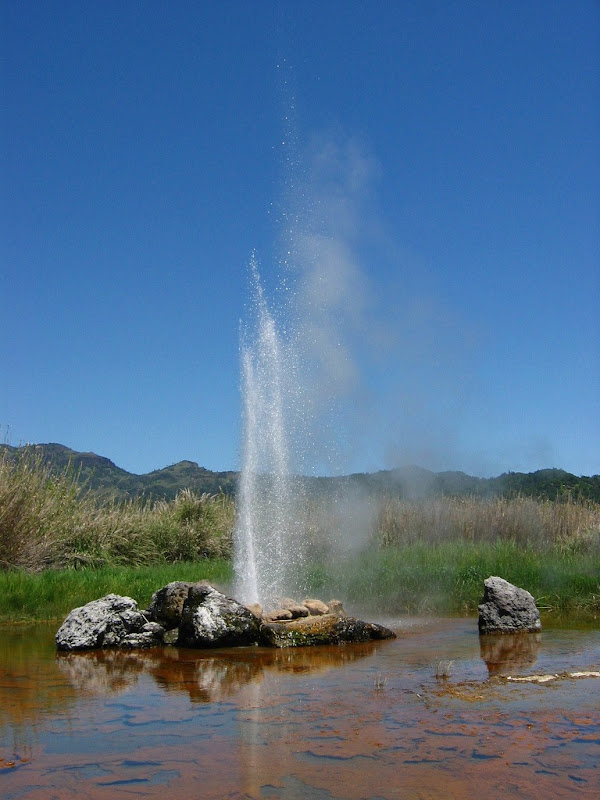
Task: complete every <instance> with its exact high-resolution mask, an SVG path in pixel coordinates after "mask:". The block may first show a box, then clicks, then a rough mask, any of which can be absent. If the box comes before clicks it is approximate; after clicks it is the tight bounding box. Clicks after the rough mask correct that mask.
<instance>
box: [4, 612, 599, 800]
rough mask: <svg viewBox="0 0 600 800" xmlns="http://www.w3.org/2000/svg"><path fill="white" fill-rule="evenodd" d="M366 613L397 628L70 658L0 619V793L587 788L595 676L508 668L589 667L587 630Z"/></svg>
mask: <svg viewBox="0 0 600 800" xmlns="http://www.w3.org/2000/svg"><path fill="white" fill-rule="evenodd" d="M378 621H383V622H384V623H385V624H388V625H390V626H391V627H393V628H394V630H396V631H397V632H398V638H397V639H396V640H393V641H386V642H374V643H369V644H364V645H346V646H340V647H319V648H302V649H294V650H270V649H264V648H239V649H229V650H212V651H193V650H184V649H176V648H169V649H167V648H165V649H163V650H158V649H156V650H149V651H138V652H117V651H113V652H110V651H105V652H93V653H78V654H57V653H56V652H55V650H54V646H53V634H54V630H55V627H56V626H48V625H38V626H28V627H14V628H9V627H8V628H7V627H4V628H3V629H2V631H1V632H2V636H1V638H0V797H2V798H4V800H13V799H14V798H30V799H31V800H34V798H35V800H42V798H43V799H44V800H47V799H48V798H71V797H73V798H74V797H77V798H78V800H86V798H94V800H95V799H96V798H105V799H106V800H108V799H109V798H131V797H148V798H155V797H163V796H164V795H165V793H169V794H172V795H173V797H177V798H178V800H180V799H181V800H187V799H188V798H190V799H191V798H194V800H197V799H198V798H202V799H204V798H206V800H212V798H215V800H216V798H219V799H221V798H236V799H241V798H273V799H274V800H296V798H308V800H325V799H326V798H347V799H348V800H359V799H365V800H366V799H367V798H368V799H369V800H381V799H382V798H384V799H385V800H391V799H392V798H394V799H395V798H466V797H471V796H472V795H473V794H474V793H476V794H477V797H478V798H497V797H500V796H503V797H508V798H512V797H518V798H544V800H547V798H549V797H552V798H563V797H564V798H567V797H577V798H580V797H597V796H598V792H599V790H600V712H599V708H600V703H599V698H600V679H599V678H568V677H559V678H557V679H556V680H554V681H552V682H550V683H546V684H542V685H540V684H534V683H518V684H516V683H511V682H509V681H507V680H506V676H507V675H510V676H522V675H532V674H540V673H564V672H570V671H576V670H599V669H600V630H565V629H545V630H544V631H543V633H542V634H524V635H521V636H518V637H514V638H513V637H484V638H482V639H481V640H480V637H479V636H478V634H477V623H476V621H475V620H465V619H461V620H457V619H442V620H408V621H407V620H403V621H398V620H378ZM436 672H437V673H438V677H436ZM442 675H446V676H448V677H445V678H444V677H442Z"/></svg>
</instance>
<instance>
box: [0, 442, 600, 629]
mask: <svg viewBox="0 0 600 800" xmlns="http://www.w3.org/2000/svg"><path fill="white" fill-rule="evenodd" d="M56 447H61V446H58V445H57V446H56ZM64 449H66V448H64ZM46 456H47V454H45V453H43V452H40V451H39V450H37V451H36V449H35V448H8V447H6V446H5V447H4V448H3V451H2V453H1V454H0V621H3V622H20V621H32V620H41V619H60V618H62V617H64V615H65V614H66V613H67V612H68V611H69V610H70V609H71V608H73V607H75V606H77V605H82V604H83V603H86V602H88V601H89V600H92V599H95V598H97V597H100V596H102V595H104V594H107V593H108V592H115V593H117V594H126V595H130V596H133V597H135V598H136V599H137V600H138V601H139V603H140V607H143V606H144V604H146V603H147V602H148V601H149V599H150V596H151V595H152V593H153V592H154V591H155V590H156V589H157V588H159V587H160V586H163V585H165V584H166V583H168V582H169V581H172V580H199V579H201V578H207V579H209V580H210V581H212V582H214V583H216V584H217V585H220V586H222V587H223V588H225V589H227V587H228V586H229V584H230V582H231V580H232V568H231V555H232V535H233V530H234V526H235V499H234V496H233V492H231V491H224V490H219V488H218V487H217V488H216V490H215V491H213V492H207V491H203V492H200V491H198V490H197V489H195V490H194V489H190V488H178V489H177V491H176V492H175V493H174V495H173V497H172V498H170V499H167V498H165V497H163V498H159V499H157V498H156V497H153V496H152V495H150V496H147V497H144V496H137V495H134V496H130V497H125V498H123V496H121V495H119V494H118V493H112V494H111V493H110V492H108V491H107V486H108V484H107V482H106V481H105V483H104V485H103V487H102V488H101V489H100V490H98V488H96V489H94V488H93V487H92V485H91V484H92V483H93V482H92V481H90V480H89V479H88V480H87V481H82V477H81V471H78V470H77V464H74V463H73V461H70V462H69V463H68V464H67V465H64V464H62V465H60V467H57V464H56V463H53V462H52V460H51V459H49V458H47V457H46ZM96 458H99V457H96ZM110 463H112V462H110ZM183 463H184V464H191V463H192V462H183ZM113 466H114V465H113ZM194 466H195V465H194ZM199 469H201V468H199ZM543 472H544V473H560V472H561V471H559V470H545V471H543ZM127 474H129V473H127ZM229 474H230V473H227V475H229ZM231 474H233V473H231ZM406 474H407V473H405V477H406ZM452 474H453V475H462V473H452ZM563 474H564V475H568V473H563ZM213 475H214V473H213ZM432 475H434V474H433V473H427V474H426V471H425V470H422V471H418V470H413V471H412V477H413V483H412V487H413V489H412V491H405V490H402V487H401V486H400V484H397V485H396V488H394V482H393V480H392V477H391V475H390V474H389V473H386V474H385V475H384V474H383V473H378V474H377V475H375V476H362V479H363V480H362V482H361V485H360V489H361V491H360V496H361V513H360V514H359V517H360V527H361V531H360V536H359V537H358V538H357V537H355V536H353V537H352V541H346V540H345V535H344V534H345V530H346V527H345V526H346V525H347V524H348V521H347V520H348V515H346V516H344V514H343V508H341V506H342V505H343V503H342V502H341V501H340V497H344V496H346V497H347V496H348V494H347V493H348V491H349V488H351V489H356V481H357V479H356V477H355V476H350V478H349V479H346V481H345V483H344V484H343V490H344V492H346V494H345V495H344V494H340V493H339V492H338V493H337V494H336V492H333V493H332V491H331V489H332V487H334V488H335V487H336V486H337V489H339V487H340V486H341V485H342V484H340V483H338V484H337V485H336V484H335V483H334V484H326V485H324V484H323V483H314V484H312V485H311V486H308V489H309V490H310V491H308V490H307V486H306V485H303V487H302V489H303V490H302V492H301V497H302V498H303V503H304V507H303V510H302V513H303V515H304V519H303V523H304V525H305V529H306V539H307V542H308V543H309V548H308V553H309V558H308V561H307V572H306V576H305V585H306V590H307V592H311V593H313V592H314V593H318V594H319V595H321V594H324V593H325V594H327V595H328V596H329V595H330V596H334V595H335V596H339V597H340V598H341V599H343V600H344V601H345V602H346V603H348V604H356V606H357V607H360V608H362V609H364V611H370V612H373V613H381V614H384V613H385V614H389V615H398V614H434V613H435V614H456V613H471V612H473V611H474V610H475V609H476V606H477V603H478V602H479V600H480V599H481V593H482V585H483V580H484V579H485V578H486V577H488V576H489V575H501V576H502V577H504V578H506V579H507V580H509V581H511V582H512V583H515V584H517V585H519V586H523V587H525V588H527V589H528V590H529V591H530V592H531V593H532V594H533V595H534V597H535V598H536V601H537V603H538V605H539V606H540V607H541V608H542V609H543V610H544V609H545V610H546V612H547V613H550V614H557V613H576V614H584V615H585V616H587V617H592V618H594V617H599V618H600V502H598V500H597V499H594V498H593V497H590V496H589V495H590V493H593V490H594V487H595V485H596V484H595V482H596V481H597V480H600V477H599V476H594V477H593V478H585V479H578V480H579V481H580V491H573V492H569V491H566V490H565V491H557V492H556V493H555V495H554V496H553V497H549V496H547V495H548V480H549V477H548V476H547V475H546V476H545V477H544V476H542V479H541V480H540V485H541V486H542V489H541V491H540V492H539V494H537V495H536V494H534V493H532V492H519V491H516V490H515V491H513V490H512V489H510V490H509V491H506V492H505V493H504V494H502V493H497V492H496V493H494V492H491V491H483V489H482V488H481V486H480V489H481V491H479V492H477V491H472V490H471V491H468V490H467V491H465V492H464V493H461V492H459V491H455V492H444V491H442V492H440V491H439V490H436V491H434V489H435V485H434V484H435V481H434V480H432V479H431V476H432ZM509 475H511V473H509ZM512 475H516V473H512ZM533 476H534V477H535V476H536V473H533ZM415 477H416V478H417V479H419V480H420V481H421V491H420V492H419V498H418V499H416V497H415V491H414V486H415V483H414V478H415ZM434 477H435V476H434ZM464 477H465V479H468V478H469V476H464ZM554 477H556V476H554ZM571 477H574V476H571ZM88 478H89V476H88ZM351 479H354V485H353V483H352V480H351ZM329 480H334V479H329ZM472 480H473V481H482V480H484V479H472ZM490 480H494V479H490ZM315 481H318V479H315ZM369 481H370V482H371V489H370V490H369V491H367V490H366V489H365V487H367V488H368V485H369ZM438 482H439V481H438ZM456 482H457V481H456V480H455V483H456ZM517 482H518V481H517ZM532 482H535V481H530V483H532ZM463 483H465V484H469V481H468V480H464V481H463ZM571 483H573V482H572V481H571ZM406 485H407V484H406V483H405V484H404V488H406ZM373 486H374V488H373ZM423 487H424V488H423ZM581 487H584V488H581ZM586 487H587V488H586ZM229 488H231V487H229ZM471 488H472V487H471ZM488 488H489V487H488ZM221 489H222V487H221ZM353 497H356V492H355V493H354V494H353Z"/></svg>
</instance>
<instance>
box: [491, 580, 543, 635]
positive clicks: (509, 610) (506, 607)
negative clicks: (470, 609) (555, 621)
mask: <svg viewBox="0 0 600 800" xmlns="http://www.w3.org/2000/svg"><path fill="white" fill-rule="evenodd" d="M541 629H542V623H541V621H540V612H539V611H538V609H537V607H536V605H535V600H534V599H533V596H532V595H531V594H530V593H529V592H528V591H526V590H525V589H520V588H519V587H518V586H514V585H513V584H512V583H509V582H508V581H505V580H504V578H498V577H496V576H494V577H491V578H486V580H485V581H484V592H483V598H482V600H481V604H480V606H479V633H482V634H484V633H516V632H518V631H530V632H533V631H540V630H541Z"/></svg>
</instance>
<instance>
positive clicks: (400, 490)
mask: <svg viewBox="0 0 600 800" xmlns="http://www.w3.org/2000/svg"><path fill="white" fill-rule="evenodd" d="M0 453H4V456H5V457H7V458H16V457H19V456H31V457H36V458H40V459H41V460H42V461H43V462H44V463H45V464H47V465H48V466H49V467H50V469H51V470H53V471H56V472H64V471H65V470H67V469H70V470H72V471H73V474H74V476H75V477H76V479H77V481H78V482H80V483H82V484H84V485H85V486H86V487H88V488H89V489H90V490H92V491H93V492H96V493H98V494H99V496H100V497H102V498H105V499H108V498H113V497H114V498H117V499H124V498H127V497H140V496H143V497H147V498H151V499H154V500H159V499H160V500H162V499H165V500H171V499H173V498H174V497H175V495H176V494H177V492H178V491H179V490H181V489H186V488H189V489H193V490H194V491H195V492H197V493H200V494H201V493H203V492H208V493H210V494H216V493H218V492H221V491H222V492H224V493H225V494H228V495H234V494H235V490H236V484H237V477H238V473H236V472H232V471H229V472H213V471H212V470H209V469H206V468H205V467H200V466H198V464H197V463H196V462H194V461H179V462H178V463H177V464H172V465H170V466H168V467H164V468H163V469H158V470H154V471H153V472H148V473H146V474H145V475H135V474H133V473H131V472H127V471H126V470H124V469H121V468H120V467H118V466H117V465H116V464H114V462H112V461H111V460H110V459H109V458H105V457H104V456H99V455H96V454H95V453H80V452H78V451H76V450H71V449H70V448H69V447H65V446H64V445H62V444H29V445H25V446H23V447H11V446H10V445H0ZM299 480H300V482H301V483H302V484H303V485H304V489H305V490H306V491H307V492H308V493H310V494H318V495H326V494H329V493H331V492H335V491H340V490H344V489H346V488H348V489H356V490H357V491H359V492H361V493H363V494H366V495H386V496H392V497H402V498H407V499H418V498H422V497H438V496H441V495H446V496H448V495H449V496H458V497H460V496H476V497H498V496H503V497H512V496H515V495H525V496H531V497H537V498H542V499H548V500H556V499H561V498H568V497H571V498H573V499H582V500H585V499H587V500H593V501H595V502H600V475H593V476H591V477H586V476H577V475H573V474H571V473H570V472H565V471H564V470H561V469H542V470H538V471H536V472H529V473H524V472H507V473H504V474H503V475H499V476H498V477H495V478H477V477H474V476H472V475H467V474H466V473H464V472H452V471H449V472H431V471H430V470H426V469H422V468H421V467H416V466H410V467H401V468H399V469H394V470H381V471H380V472H374V473H354V474H352V475H347V476H343V477H334V478H309V477H306V478H301V479H299Z"/></svg>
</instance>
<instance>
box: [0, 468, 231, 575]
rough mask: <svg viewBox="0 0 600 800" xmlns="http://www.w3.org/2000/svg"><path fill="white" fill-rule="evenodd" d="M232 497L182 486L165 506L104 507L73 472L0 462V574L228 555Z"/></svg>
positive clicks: (140, 503)
mask: <svg viewBox="0 0 600 800" xmlns="http://www.w3.org/2000/svg"><path fill="white" fill-rule="evenodd" d="M234 520H235V507H234V503H233V500H232V499H231V498H229V497H227V496H225V495H223V494H220V495H209V494H201V495H198V494H195V493H194V492H192V491H190V490H189V489H185V490H183V491H181V492H179V494H178V495H177V497H176V498H175V500H174V501H172V502H170V503H167V502H164V501H160V502H155V503H152V502H149V501H147V500H143V499H132V500H129V501H126V502H113V503H108V504H99V503H98V501H97V499H96V498H95V497H94V496H93V495H92V494H91V493H90V492H86V491H85V489H82V488H81V486H80V485H79V484H78V482H77V480H76V476H75V475H74V474H73V473H71V472H70V471H69V470H67V471H65V472H64V473H63V474H61V475H58V476H57V475H55V474H53V473H52V472H51V471H50V469H49V468H48V467H47V466H46V465H44V463H43V462H42V461H41V460H40V459H36V458H35V457H30V456H25V457H20V458H18V459H16V460H12V459H9V458H8V457H6V456H4V457H3V458H2V459H0V569H17V570H25V571H28V572H39V571H42V570H45V569H64V568H69V567H72V568H76V569H80V568H83V567H105V566H110V565H113V566H114V565H121V566H123V565H136V566H139V565H147V564H160V563H173V562H177V561H198V560H201V559H204V558H228V557H230V555H231V543H232V531H233V525H234Z"/></svg>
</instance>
